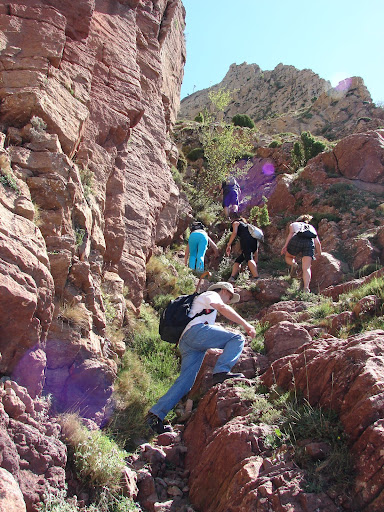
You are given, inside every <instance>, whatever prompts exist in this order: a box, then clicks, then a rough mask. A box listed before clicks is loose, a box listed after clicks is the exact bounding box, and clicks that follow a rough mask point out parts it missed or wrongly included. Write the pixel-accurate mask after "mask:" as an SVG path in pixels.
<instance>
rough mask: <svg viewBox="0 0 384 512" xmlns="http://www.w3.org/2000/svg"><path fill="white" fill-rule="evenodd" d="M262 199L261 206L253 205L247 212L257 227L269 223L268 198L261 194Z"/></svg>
mask: <svg viewBox="0 0 384 512" xmlns="http://www.w3.org/2000/svg"><path fill="white" fill-rule="evenodd" d="M263 201H264V204H263V206H253V207H252V208H251V211H250V212H249V220H250V222H254V223H255V224H256V225H257V226H259V227H264V226H268V225H269V224H270V223H271V221H270V220H269V213H268V206H267V204H268V199H267V198H266V197H265V196H263Z"/></svg>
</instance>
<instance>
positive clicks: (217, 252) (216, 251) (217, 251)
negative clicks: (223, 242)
mask: <svg viewBox="0 0 384 512" xmlns="http://www.w3.org/2000/svg"><path fill="white" fill-rule="evenodd" d="M208 244H209V246H210V247H212V249H213V250H214V251H215V255H216V256H217V255H218V254H219V249H218V247H217V245H216V244H215V242H214V241H213V240H212V238H210V237H208Z"/></svg>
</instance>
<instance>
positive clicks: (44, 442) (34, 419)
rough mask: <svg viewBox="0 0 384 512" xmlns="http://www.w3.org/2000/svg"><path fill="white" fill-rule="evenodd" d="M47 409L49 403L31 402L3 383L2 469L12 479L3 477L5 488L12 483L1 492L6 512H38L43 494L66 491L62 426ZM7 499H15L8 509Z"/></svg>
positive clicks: (0, 401) (0, 405) (0, 396)
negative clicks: (6, 484)
mask: <svg viewBox="0 0 384 512" xmlns="http://www.w3.org/2000/svg"><path fill="white" fill-rule="evenodd" d="M48 408H49V403H48V402H47V401H44V400H42V399H39V398H36V399H32V398H31V396H30V395H29V394H28V392H27V390H26V389H25V388H24V387H21V386H19V385H18V384H17V383H16V382H14V381H11V380H5V382H1V383H0V446H1V455H0V466H1V468H2V469H1V471H3V472H8V473H10V475H12V477H13V478H11V476H9V475H8V477H7V475H3V474H2V482H3V486H4V484H5V482H7V481H8V482H9V485H10V486H11V484H12V482H13V485H12V486H11V487H10V488H8V489H9V490H8V491H7V492H6V489H4V487H3V489H2V492H1V498H0V509H1V510H4V512H5V511H7V512H8V511H9V512H11V511H12V510H14V511H15V512H16V511H17V512H21V511H22V510H23V507H24V510H25V509H26V510H27V512H35V511H36V510H37V505H38V504H39V503H41V502H42V499H43V495H44V494H47V493H50V492H51V493H57V491H60V490H64V488H65V464H66V461H67V450H66V446H65V445H64V444H63V443H62V442H61V441H60V439H59V434H60V430H61V429H60V425H59V424H58V423H56V422H55V421H54V420H53V419H52V418H50V417H49V416H48V414H47V411H48ZM3 477H4V478H3ZM15 481H16V482H17V486H16V485H15V483H16V482H15ZM12 489H13V490H12ZM17 489H19V491H17ZM20 491H21V492H20ZM6 496H8V499H10V498H11V496H12V499H10V502H9V504H7V507H5V505H4V501H3V500H4V498H5V497H6ZM12 504H13V506H14V508H12ZM3 505H4V506H3ZM4 507H5V508H4ZM17 507H19V508H17Z"/></svg>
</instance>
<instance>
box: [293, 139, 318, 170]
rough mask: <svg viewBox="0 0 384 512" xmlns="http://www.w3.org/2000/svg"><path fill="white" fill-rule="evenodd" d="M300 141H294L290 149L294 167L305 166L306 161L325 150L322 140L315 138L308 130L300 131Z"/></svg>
mask: <svg viewBox="0 0 384 512" xmlns="http://www.w3.org/2000/svg"><path fill="white" fill-rule="evenodd" d="M300 139H301V140H300V141H299V142H298V141H296V142H295V143H294V145H293V148H292V151H291V157H292V162H293V165H294V167H295V168H296V169H298V168H299V167H302V166H305V165H306V164H307V162H308V161H309V160H310V159H311V158H314V157H315V156H317V155H318V154H319V153H322V152H323V151H325V150H326V148H327V146H326V144H325V143H324V142H322V141H320V140H316V139H315V138H314V137H313V136H312V135H311V133H310V132H302V133H301V136H300Z"/></svg>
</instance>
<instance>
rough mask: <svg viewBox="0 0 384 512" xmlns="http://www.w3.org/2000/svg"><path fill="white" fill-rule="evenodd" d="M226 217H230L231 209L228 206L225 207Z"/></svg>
mask: <svg viewBox="0 0 384 512" xmlns="http://www.w3.org/2000/svg"><path fill="white" fill-rule="evenodd" d="M224 216H225V217H229V207H228V206H224Z"/></svg>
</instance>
